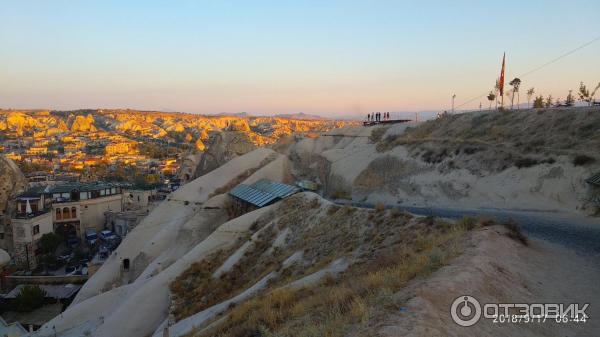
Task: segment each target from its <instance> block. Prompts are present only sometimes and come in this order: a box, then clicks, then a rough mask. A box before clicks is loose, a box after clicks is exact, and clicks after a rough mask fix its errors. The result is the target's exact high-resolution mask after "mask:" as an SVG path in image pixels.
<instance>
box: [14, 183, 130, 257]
mask: <svg viewBox="0 0 600 337" xmlns="http://www.w3.org/2000/svg"><path fill="white" fill-rule="evenodd" d="M15 204H16V212H15V215H14V216H13V217H12V219H11V223H12V241H13V251H14V259H15V262H16V263H17V264H20V265H24V266H27V267H28V268H30V269H35V268H36V266H37V258H36V257H37V256H38V255H39V249H38V246H37V243H38V241H39V239H40V238H41V237H42V235H44V234H46V233H52V232H54V233H57V234H59V235H61V236H62V237H63V238H65V239H68V238H72V237H77V238H79V239H81V240H84V236H85V230H86V229H87V228H93V229H95V230H96V231H101V230H103V229H104V228H105V225H106V221H105V216H104V213H105V212H107V211H115V212H120V211H122V210H123V194H122V191H121V187H120V186H118V185H115V184H108V183H90V184H82V183H64V184H58V185H55V186H45V187H43V186H38V187H33V188H30V189H29V190H27V191H26V192H24V193H22V194H20V195H19V196H18V197H17V199H16V203H15Z"/></svg>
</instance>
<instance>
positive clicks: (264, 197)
mask: <svg viewBox="0 0 600 337" xmlns="http://www.w3.org/2000/svg"><path fill="white" fill-rule="evenodd" d="M299 191H300V189H299V188H297V187H296V186H292V185H287V184H283V183H278V182H274V181H270V180H267V179H262V180H259V181H257V182H256V183H254V184H252V185H245V184H240V185H237V186H236V187H234V188H233V189H232V190H231V191H230V192H229V195H231V196H233V197H236V198H238V199H241V200H243V201H245V202H248V203H250V204H252V205H254V206H256V207H264V206H267V205H269V204H272V203H273V202H275V201H278V200H281V199H285V198H287V197H289V196H290V195H292V194H294V193H297V192H299Z"/></svg>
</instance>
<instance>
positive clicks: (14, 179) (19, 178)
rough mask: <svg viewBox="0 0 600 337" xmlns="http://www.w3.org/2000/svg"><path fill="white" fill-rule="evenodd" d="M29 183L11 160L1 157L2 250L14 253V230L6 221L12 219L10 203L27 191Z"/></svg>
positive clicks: (0, 205)
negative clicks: (12, 199) (19, 194)
mask: <svg viewBox="0 0 600 337" xmlns="http://www.w3.org/2000/svg"><path fill="white" fill-rule="evenodd" d="M26 187H27V181H26V180H25V177H24V176H23V173H21V170H19V168H18V167H17V165H16V164H15V163H14V162H13V161H12V160H10V159H8V158H5V157H4V156H1V155H0V228H1V229H2V232H3V233H4V238H3V239H0V248H2V249H5V250H8V251H12V248H13V242H12V229H11V227H10V226H6V222H5V221H6V220H7V219H9V218H10V216H11V212H10V208H9V207H8V202H9V201H10V199H11V198H13V197H14V196H15V195H17V194H18V193H20V192H22V191H23V190H25V188H26Z"/></svg>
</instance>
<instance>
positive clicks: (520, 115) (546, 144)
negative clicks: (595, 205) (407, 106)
mask: <svg viewBox="0 0 600 337" xmlns="http://www.w3.org/2000/svg"><path fill="white" fill-rule="evenodd" d="M597 130H600V108H589V107H586V108H566V109H541V110H512V111H505V112H485V113H468V114H457V115H449V116H446V117H443V118H439V119H436V120H431V121H427V122H425V123H423V124H421V125H419V126H418V127H415V128H408V129H407V130H406V132H405V133H403V134H400V135H394V136H388V137H386V138H384V139H381V140H380V141H379V142H378V143H377V150H378V151H380V152H385V151H389V150H391V149H393V148H394V147H396V146H399V145H404V146H407V147H408V149H409V150H410V151H411V154H412V155H413V156H418V157H420V158H421V159H422V160H423V161H425V162H427V163H434V164H436V163H440V162H442V161H443V160H444V159H445V158H447V157H453V156H459V155H462V156H463V159H464V158H466V157H468V156H473V157H475V158H476V159H477V160H478V161H481V160H483V161H484V163H483V164H484V167H485V168H486V169H488V170H492V171H501V170H504V169H506V168H508V167H510V166H516V167H518V168H523V167H531V166H534V165H538V164H544V163H550V164H551V163H554V162H555V159H554V156H557V155H568V156H570V157H571V158H572V160H573V164H574V165H577V166H583V165H589V164H592V163H594V162H595V161H596V160H597V158H595V154H594V153H593V152H592V151H590V150H591V149H594V148H598V147H600V133H598V132H597ZM440 143H441V144H443V146H440ZM486 153H487V154H490V155H489V156H486ZM467 166H468V165H467ZM466 168H469V167H466Z"/></svg>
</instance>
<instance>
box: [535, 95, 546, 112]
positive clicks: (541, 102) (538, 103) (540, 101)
mask: <svg viewBox="0 0 600 337" xmlns="http://www.w3.org/2000/svg"><path fill="white" fill-rule="evenodd" d="M533 107H534V108H535V109H541V108H543V107H544V97H542V95H539V96H538V97H536V98H535V99H534V100H533Z"/></svg>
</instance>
